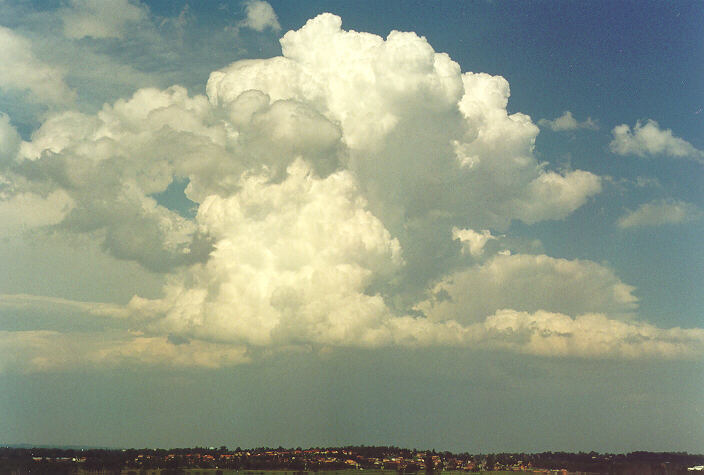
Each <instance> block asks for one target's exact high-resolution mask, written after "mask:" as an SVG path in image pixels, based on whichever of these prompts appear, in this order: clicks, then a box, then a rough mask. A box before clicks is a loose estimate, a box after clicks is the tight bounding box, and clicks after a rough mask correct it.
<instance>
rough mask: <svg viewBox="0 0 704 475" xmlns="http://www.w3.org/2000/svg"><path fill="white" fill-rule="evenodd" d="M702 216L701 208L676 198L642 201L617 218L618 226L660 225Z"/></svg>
mask: <svg viewBox="0 0 704 475" xmlns="http://www.w3.org/2000/svg"><path fill="white" fill-rule="evenodd" d="M701 216H702V212H701V210H699V208H697V207H696V206H695V205H693V204H691V203H686V202H684V201H678V200H660V201H652V202H650V203H644V204H642V205H640V206H639V207H638V208H637V209H636V210H634V211H629V212H628V213H626V214H625V215H624V216H622V217H621V218H620V219H619V220H618V226H619V227H620V228H633V227H641V226H660V225H665V224H681V223H686V222H688V221H694V220H696V219H698V218H700V217H701Z"/></svg>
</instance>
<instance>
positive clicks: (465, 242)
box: [452, 228, 496, 257]
mask: <svg viewBox="0 0 704 475" xmlns="http://www.w3.org/2000/svg"><path fill="white" fill-rule="evenodd" d="M452 239H453V240H457V241H460V242H461V243H462V253H463V254H464V253H466V252H469V253H470V254H471V255H472V256H474V257H479V256H481V255H482V254H483V253H484V246H485V245H486V243H487V242H489V240H491V239H496V237H495V236H492V235H491V233H490V232H489V231H488V230H487V229H483V230H482V231H481V232H479V233H478V232H476V231H474V230H472V229H459V228H452Z"/></svg>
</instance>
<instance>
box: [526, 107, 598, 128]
mask: <svg viewBox="0 0 704 475" xmlns="http://www.w3.org/2000/svg"><path fill="white" fill-rule="evenodd" d="M538 124H539V125H540V126H541V127H546V128H548V129H550V130H552V131H553V132H564V131H567V130H577V129H587V130H597V129H598V128H599V126H598V125H597V123H596V122H595V121H594V120H592V118H591V117H587V119H586V120H584V121H582V122H579V121H578V120H577V119H575V118H574V116H573V115H572V112H570V111H565V112H564V113H563V114H562V115H561V116H560V117H557V118H555V119H553V120H549V119H540V120H539V121H538Z"/></svg>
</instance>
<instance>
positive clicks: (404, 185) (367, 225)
mask: <svg viewBox="0 0 704 475" xmlns="http://www.w3.org/2000/svg"><path fill="white" fill-rule="evenodd" d="M260 3H265V2H253V3H250V4H249V7H248V8H250V7H251V9H252V11H251V12H249V10H248V12H249V14H250V16H256V15H255V14H257V15H258V14H259V13H261V12H262V11H263V10H262V11H260V10H256V9H255V7H256V6H257V5H258V4H260ZM267 5H268V4H267ZM257 8H258V7H257ZM257 12H259V13H257ZM273 18H274V20H271V18H270V19H269V20H268V23H267V22H265V23H261V24H260V23H257V24H252V25H250V26H251V27H252V28H255V29H259V28H257V26H256V25H260V26H261V25H264V26H261V28H262V29H263V28H264V27H266V26H267V25H268V26H269V27H272V28H273V27H274V24H273V23H272V22H273V21H275V17H273ZM125 21H126V20H125ZM96 31H97V30H96ZM84 34H88V33H85V32H84ZM93 34H98V33H93ZM281 47H282V56H279V57H274V58H270V59H262V60H245V61H238V62H235V63H233V64H231V65H229V66H227V67H225V68H223V69H221V70H219V71H215V72H213V73H212V74H211V75H210V78H209V80H208V83H207V87H206V92H207V95H206V96H203V95H195V96H189V94H188V93H187V91H186V90H185V89H184V88H182V87H179V86H173V87H170V88H168V89H165V90H159V89H142V90H139V91H138V92H136V93H135V94H134V95H133V96H132V97H131V98H129V99H121V100H118V101H116V102H115V103H114V104H106V105H105V106H104V107H103V108H102V110H100V111H99V112H98V113H97V114H94V115H87V114H81V113H78V112H74V111H68V112H64V113H61V114H56V115H53V116H51V117H50V118H48V119H47V120H46V121H45V122H44V123H43V125H42V126H41V127H40V128H39V129H38V130H36V131H35V132H34V133H33V135H32V137H31V140H29V141H25V142H22V143H19V142H18V141H17V140H16V137H17V136H16V134H15V133H14V132H13V130H12V128H11V126H10V125H9V123H8V122H7V121H2V120H0V133H2V134H3V136H7V137H10V138H11V140H10V142H9V143H10V145H8V146H6V147H4V148H1V149H0V152H1V153H2V154H3V155H4V156H5V158H3V160H2V162H1V163H2V173H3V180H5V181H6V182H7V183H8V184H10V185H9V186H8V187H6V189H7V191H5V192H4V194H3V195H2V197H1V198H2V200H3V201H2V202H0V212H5V213H7V212H8V211H3V210H4V209H11V208H12V209H19V208H18V207H21V206H29V205H30V204H31V206H32V207H42V208H45V209H46V212H45V213H44V214H42V213H37V216H38V217H37V218H36V220H34V221H31V220H30V221H28V222H27V223H25V224H24V226H25V227H26V226H29V227H38V226H47V225H51V226H53V228H52V229H54V230H55V231H56V232H59V233H68V234H75V233H79V234H84V235H89V236H91V237H92V238H94V239H96V240H98V241H99V242H100V243H101V244H102V246H103V248H104V249H105V250H106V251H107V252H108V253H110V254H111V255H113V256H114V257H116V258H119V259H124V260H131V261H136V262H138V263H140V264H141V265H142V266H144V267H146V268H148V269H150V270H152V271H155V272H162V273H166V274H167V275H168V277H167V281H168V282H167V284H166V285H165V287H164V289H163V295H162V296H161V297H159V298H152V299H148V298H144V297H141V296H135V297H134V298H133V299H132V300H131V301H130V303H129V304H128V305H126V306H125V307H124V308H122V309H121V310H120V311H114V312H109V315H106V314H105V312H104V311H103V312H101V311H98V310H91V308H93V307H92V306H90V305H87V306H86V305H83V304H79V303H76V311H80V312H87V313H94V314H96V315H97V316H100V317H101V318H118V319H120V321H121V322H126V323H125V325H127V327H128V328H129V331H128V332H125V333H121V334H120V333H116V334H114V335H112V336H111V338H110V339H109V341H107V343H106V345H107V346H106V348H104V349H101V348H96V347H95V345H94V344H91V345H89V346H88V347H86V349H85V350H84V353H83V354H84V356H85V359H84V361H87V362H92V363H96V364H97V363H101V362H109V363H111V364H113V363H115V362H116V361H117V362H119V361H122V360H130V358H131V359H132V360H134V359H136V360H143V361H145V362H148V363H155V362H156V363H158V362H162V361H164V359H165V358H169V357H170V355H173V354H175V353H176V352H175V350H174V347H175V346H179V348H181V349H183V353H182V354H183V355H184V356H182V357H181V360H183V361H182V363H183V364H189V365H203V366H217V365H221V364H235V363H239V362H243V361H247V360H248V358H249V353H253V352H256V350H257V349H268V348H290V347H302V348H309V347H311V346H316V347H317V346H318V345H322V346H363V347H378V346H386V345H404V346H429V345H458V346H469V345H473V346H488V347H494V348H504V349H508V350H511V351H519V352H528V353H539V354H547V355H551V354H554V355H576V356H612V357H639V356H643V355H650V356H667V357H683V356H684V357H691V356H693V355H699V354H700V353H701V348H702V345H701V344H702V342H704V335H702V331H701V330H680V329H674V330H663V329H658V328H656V327H653V326H650V325H647V324H641V323H638V322H637V321H635V312H636V310H637V299H636V298H635V296H634V295H633V293H632V292H633V290H634V289H633V288H632V287H631V286H629V285H627V284H625V283H623V282H621V281H620V280H619V279H618V277H617V276H616V275H615V274H614V272H613V271H612V270H611V269H610V268H608V267H606V266H604V265H601V264H597V263H594V262H590V261H567V260H560V259H553V258H551V257H549V256H546V255H528V254H521V253H518V254H511V253H510V252H501V253H494V251H492V249H494V247H493V246H489V245H488V244H487V243H488V242H489V241H495V240H498V238H497V237H496V236H495V235H494V234H492V231H501V232H505V231H507V230H508V229H509V227H510V224H511V222H512V221H514V220H521V221H523V222H526V223H535V222H539V221H544V220H559V219H563V218H565V217H566V216H568V215H569V214H570V213H572V212H573V211H574V210H576V209H577V208H579V207H580V206H582V205H583V204H584V203H585V202H586V201H587V200H588V199H589V198H590V197H592V196H594V195H595V194H597V193H599V192H600V191H601V187H602V180H601V178H600V177H598V176H596V175H594V174H592V173H590V172H587V171H582V170H568V171H556V170H552V169H550V168H549V167H548V165H547V164H545V163H541V162H539V161H538V160H537V159H536V157H535V156H534V153H533V148H534V143H535V138H536V136H537V134H538V132H539V130H538V127H536V125H535V124H534V123H533V122H532V120H531V118H530V117H528V116H527V115H525V114H521V113H514V114H509V113H508V112H507V110H506V106H507V103H508V99H509V94H510V92H509V85H508V82H507V81H506V80H505V79H504V78H502V77H500V76H491V75H488V74H484V73H472V72H465V73H462V72H461V70H460V67H459V65H458V64H457V63H455V62H454V61H452V59H451V58H450V57H449V56H448V55H447V54H445V53H437V52H435V51H434V50H433V48H432V47H431V45H430V44H429V43H428V41H427V40H426V39H425V38H423V37H420V36H418V35H416V34H415V33H404V32H398V31H392V32H391V33H390V34H389V35H388V37H387V38H386V39H384V38H381V37H379V36H376V35H372V34H368V33H359V32H355V31H345V30H344V29H342V26H341V19H340V18H339V17H337V16H334V15H331V14H322V15H320V16H318V17H316V18H314V19H311V20H309V21H308V22H307V23H306V24H305V25H304V26H303V27H302V28H301V29H299V30H296V31H289V32H288V33H286V34H285V35H284V36H283V38H282V39H281ZM13 137H15V138H14V139H13ZM12 140H14V142H13V141H12ZM179 181H181V182H183V181H187V183H188V185H187V186H186V188H185V194H186V196H187V198H188V199H190V200H191V201H192V202H193V203H194V206H196V207H197V213H196V215H195V217H194V218H189V217H187V216H183V215H182V214H183V213H179V212H178V211H179V210H177V209H169V208H168V207H166V206H164V205H163V204H162V203H161V202H160V200H159V199H158V196H159V194H160V193H162V192H164V191H165V190H166V189H167V187H169V185H170V184H172V183H174V182H179ZM13 200H14V201H13ZM2 205H4V206H5V208H3V206H2ZM474 229H481V230H482V231H481V232H477V231H473V230H474ZM458 241H459V242H458ZM497 250H498V249H497ZM463 251H464V253H465V254H466V253H467V251H468V253H469V256H466V255H465V256H464V257H463ZM585 295H588V297H587V296H585ZM20 300H21V301H22V302H30V303H31V302H32V300H31V299H29V300H26V299H25V300H22V299H19V300H18V299H16V298H6V299H4V300H0V304H2V305H11V306H12V305H14V306H16V305H18V301H20ZM69 305H70V304H69ZM96 308H102V307H96ZM19 333H21V332H5V333H3V334H2V335H0V352H2V353H3V354H4V353H8V352H16V351H19V350H18V348H20V349H21V348H24V350H22V351H27V352H30V353H32V352H36V351H40V349H41V348H49V349H50V348H52V347H54V346H58V344H57V345H52V344H48V343H46V342H47V341H49V340H52V341H53V340H56V341H59V342H60V341H63V340H61V339H62V338H66V337H65V335H63V334H62V335H56V334H55V333H52V332H29V333H24V334H22V335H20V334H19ZM57 339H58V340H57ZM646 341H649V342H653V343H654V344H653V345H649V344H645V343H644V342H646ZM45 343H46V344H45ZM118 348H122V349H121V350H118ZM150 348H153V352H154V353H150ZM76 351H83V350H80V349H77V350H76ZM28 361H37V362H38V363H36V365H35V367H36V368H38V369H42V368H46V367H51V366H52V364H51V361H47V359H46V355H44V356H42V355H39V356H37V357H36V358H35V359H32V358H29V359H28ZM62 361H63V360H62ZM66 361H68V362H69V363H71V362H74V363H75V359H71V358H67V359H66ZM69 363H67V364H69Z"/></svg>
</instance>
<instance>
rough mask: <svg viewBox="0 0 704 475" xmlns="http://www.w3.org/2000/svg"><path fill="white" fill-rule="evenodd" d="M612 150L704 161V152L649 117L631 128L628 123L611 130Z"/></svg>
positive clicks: (625, 153)
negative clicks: (662, 127)
mask: <svg viewBox="0 0 704 475" xmlns="http://www.w3.org/2000/svg"><path fill="white" fill-rule="evenodd" d="M611 134H612V135H613V140H612V141H611V143H610V144H609V146H610V148H611V151H612V152H614V153H616V154H618V155H637V156H639V157H645V156H653V155H665V156H669V157H677V158H690V159H693V160H696V161H698V162H702V163H704V152H702V151H701V150H698V149H696V148H695V147H694V146H693V145H692V144H691V143H689V142H687V141H686V140H684V139H681V138H679V137H675V136H674V135H673V133H672V130H670V129H661V128H660V126H659V125H658V123H657V122H655V121H654V120H652V119H648V120H647V121H645V123H643V122H641V121H638V122H636V125H635V126H634V127H633V129H631V128H630V127H629V126H628V125H627V124H621V125H617V126H616V127H614V128H613V130H612V131H611Z"/></svg>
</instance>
